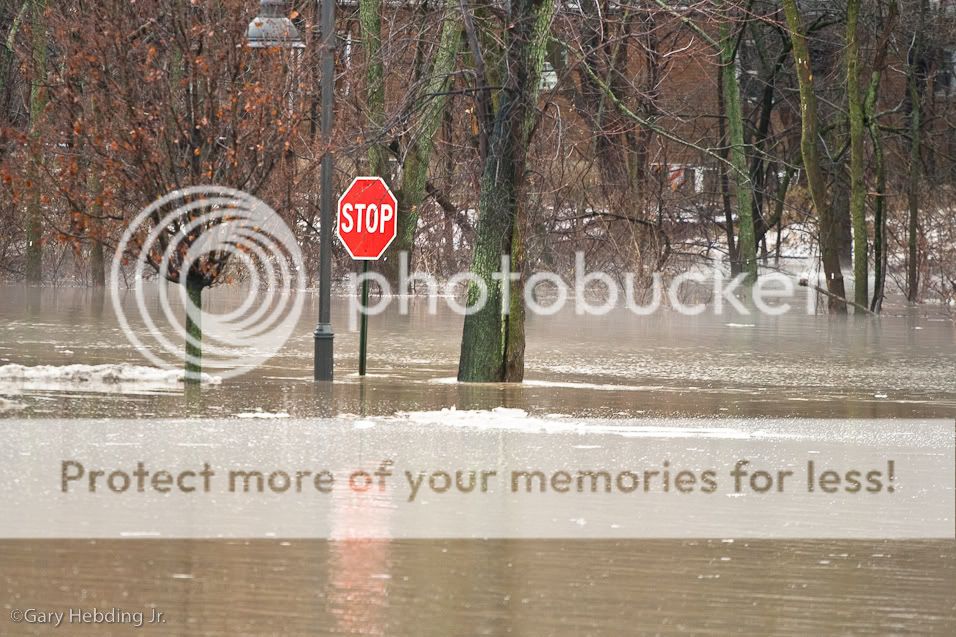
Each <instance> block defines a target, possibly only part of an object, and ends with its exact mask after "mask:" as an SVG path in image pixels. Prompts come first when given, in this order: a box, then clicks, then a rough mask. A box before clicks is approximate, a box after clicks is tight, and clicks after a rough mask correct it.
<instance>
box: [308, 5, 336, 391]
mask: <svg viewBox="0 0 956 637" xmlns="http://www.w3.org/2000/svg"><path fill="white" fill-rule="evenodd" d="M318 3H319V22H320V25H321V29H322V31H321V40H322V41H321V44H320V46H321V71H322V85H321V93H322V96H321V97H322V114H321V118H320V132H321V134H322V144H323V153H322V164H321V176H320V178H321V185H320V187H321V190H322V192H321V197H320V199H319V223H320V232H321V235H320V237H319V323H318V325H317V326H316V328H315V332H314V334H313V336H314V340H315V364H314V369H313V375H314V378H315V380H317V381H331V380H332V349H333V341H334V339H335V335H334V334H333V333H332V307H331V298H332V206H333V205H334V202H333V198H332V171H333V168H334V166H333V163H332V153H331V146H332V124H333V121H332V102H333V97H334V95H333V89H334V88H335V0H318Z"/></svg>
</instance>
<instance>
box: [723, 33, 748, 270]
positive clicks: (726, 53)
mask: <svg viewBox="0 0 956 637" xmlns="http://www.w3.org/2000/svg"><path fill="white" fill-rule="evenodd" d="M729 19H730V16H729V15H728V17H727V19H726V20H721V22H720V64H721V86H722V88H723V99H724V111H725V112H726V114H727V130H728V134H729V138H730V139H729V141H730V163H731V164H732V165H733V173H734V174H733V178H734V182H733V183H734V197H735V198H736V200H737V222H738V223H739V224H740V231H739V239H738V241H737V257H738V260H739V263H740V266H739V268H740V271H741V272H744V273H746V275H747V281H748V282H750V283H753V282H754V281H756V280H757V246H756V238H755V234H754V218H753V200H754V193H753V183H752V182H751V180H750V168H749V165H748V161H747V149H746V146H745V145H744V115H743V107H742V105H741V99H740V83H739V82H738V80H737V53H736V52H737V47H736V37H735V34H734V32H733V30H732V29H731V28H730V24H728V20H729Z"/></svg>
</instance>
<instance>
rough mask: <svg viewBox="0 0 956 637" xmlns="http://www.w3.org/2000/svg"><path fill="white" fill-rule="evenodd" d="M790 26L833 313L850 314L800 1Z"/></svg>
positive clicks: (804, 147)
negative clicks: (820, 146)
mask: <svg viewBox="0 0 956 637" xmlns="http://www.w3.org/2000/svg"><path fill="white" fill-rule="evenodd" d="M783 6H784V10H785V12H786V14H787V25H788V26H789V28H790V41H791V43H792V45H793V59H794V66H795V67H796V72H797V81H798V83H799V85H800V113H801V122H802V126H801V129H802V130H801V136H800V152H801V154H802V155H803V168H804V172H805V173H806V176H807V184H808V185H809V187H810V198H811V199H812V200H813V207H814V208H816V210H817V216H818V219H819V224H820V252H821V254H822V260H823V272H824V275H825V276H826V280H827V290H828V291H829V292H830V295H828V296H827V298H828V304H829V308H830V312H831V313H838V314H846V311H847V309H846V303H845V302H844V301H842V300H841V299H846V289H845V288H844V285H843V272H842V270H841V269H840V250H839V238H838V235H837V225H836V220H835V219H834V216H833V211H832V210H831V208H830V205H829V203H828V201H827V188H826V182H825V180H824V177H823V173H822V171H821V169H820V158H819V150H818V143H819V142H818V136H819V130H818V126H817V98H816V94H815V93H814V86H813V72H812V71H811V70H810V52H809V49H808V47H807V38H806V36H805V35H804V34H803V25H802V19H801V17H800V11H799V9H798V8H797V2H796V0H783Z"/></svg>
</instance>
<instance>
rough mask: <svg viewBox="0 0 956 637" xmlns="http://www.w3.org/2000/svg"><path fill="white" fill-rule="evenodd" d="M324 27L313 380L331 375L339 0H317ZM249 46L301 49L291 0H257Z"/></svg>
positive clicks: (322, 37) (322, 39)
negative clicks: (291, 14)
mask: <svg viewBox="0 0 956 637" xmlns="http://www.w3.org/2000/svg"><path fill="white" fill-rule="evenodd" d="M317 1H318V14H319V23H320V26H321V33H320V39H321V42H320V44H319V46H320V49H319V53H320V59H321V63H320V67H321V69H320V70H321V71H322V85H321V87H320V88H321V93H322V114H321V117H320V130H321V134H322V146H323V148H322V163H321V176H320V178H321V184H320V187H321V189H322V195H321V197H320V199H319V221H320V227H319V323H318V325H317V326H316V327H315V332H314V333H313V336H314V340H315V364H314V368H313V375H314V377H315V380H319V381H331V380H332V343H333V341H334V338H335V335H334V334H333V333H332V305H331V298H332V206H333V205H334V202H333V199H332V170H333V168H334V167H333V164H332V152H331V148H332V123H333V122H332V104H333V99H334V88H335V0H317ZM246 42H247V46H249V47H250V48H253V49H268V48H275V47H278V48H283V49H301V48H304V47H305V42H304V41H303V40H302V37H301V36H300V35H299V32H298V30H297V29H296V28H295V25H294V24H293V23H292V21H291V20H290V19H289V18H288V0H259V15H257V16H256V18H255V19H254V20H253V21H252V22H250V23H249V28H248V30H247V31H246Z"/></svg>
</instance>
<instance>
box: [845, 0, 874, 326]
mask: <svg viewBox="0 0 956 637" xmlns="http://www.w3.org/2000/svg"><path fill="white" fill-rule="evenodd" d="M860 3H861V0H848V2H847V19H846V82H847V102H848V106H849V112H850V218H851V219H852V220H853V279H854V285H853V300H854V301H855V302H856V304H857V305H860V306H863V307H866V306H867V304H868V303H869V301H870V291H869V268H868V256H869V255H868V252H869V241H868V234H867V228H866V183H865V182H864V180H863V171H864V168H865V165H864V164H865V158H864V155H863V153H864V147H863V141H864V135H866V131H865V127H864V116H863V98H862V96H861V95H860V44H859V41H858V39H857V22H858V20H859V16H860Z"/></svg>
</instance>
